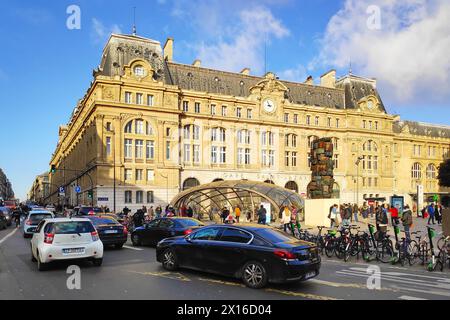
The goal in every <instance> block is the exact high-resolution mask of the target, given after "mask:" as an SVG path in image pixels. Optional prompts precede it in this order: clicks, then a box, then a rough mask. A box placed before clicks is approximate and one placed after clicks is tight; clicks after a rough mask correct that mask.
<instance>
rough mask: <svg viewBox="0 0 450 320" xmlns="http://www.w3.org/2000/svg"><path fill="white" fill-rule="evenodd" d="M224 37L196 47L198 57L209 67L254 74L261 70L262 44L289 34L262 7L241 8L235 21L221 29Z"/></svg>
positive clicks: (267, 10) (269, 12)
mask: <svg viewBox="0 0 450 320" xmlns="http://www.w3.org/2000/svg"><path fill="white" fill-rule="evenodd" d="M224 31H225V32H224V33H223V34H224V35H225V36H224V37H222V38H219V39H217V41H213V42H211V43H206V42H202V43H200V44H198V45H196V46H195V47H196V51H197V53H198V57H199V58H200V59H201V60H202V61H203V63H204V64H205V65H207V66H209V67H213V68H218V69H223V70H229V71H240V70H241V69H243V68H244V67H248V68H250V69H251V70H252V71H253V72H254V73H261V72H263V69H264V43H265V41H266V40H267V41H268V42H269V41H270V40H271V39H273V38H283V37H286V36H287V35H289V30H288V29H286V27H284V26H283V24H282V22H281V21H280V20H278V19H276V18H275V17H274V16H273V14H272V12H271V11H270V10H269V9H267V8H265V7H256V8H253V9H244V10H242V11H240V12H239V14H238V18H237V21H235V23H234V24H232V25H230V26H226V27H224Z"/></svg>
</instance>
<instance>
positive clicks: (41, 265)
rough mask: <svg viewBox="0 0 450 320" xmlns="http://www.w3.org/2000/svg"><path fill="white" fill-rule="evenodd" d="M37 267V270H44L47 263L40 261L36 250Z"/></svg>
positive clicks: (46, 267)
mask: <svg viewBox="0 0 450 320" xmlns="http://www.w3.org/2000/svg"><path fill="white" fill-rule="evenodd" d="M37 267H38V270H39V271H46V270H47V269H48V263H42V262H41V258H40V257H39V252H37Z"/></svg>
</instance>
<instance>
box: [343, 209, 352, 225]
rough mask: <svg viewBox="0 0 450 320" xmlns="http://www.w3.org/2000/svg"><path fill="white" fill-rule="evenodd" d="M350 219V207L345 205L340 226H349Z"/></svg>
mask: <svg viewBox="0 0 450 320" xmlns="http://www.w3.org/2000/svg"><path fill="white" fill-rule="evenodd" d="M351 218H352V209H351V207H350V205H348V204H347V205H345V207H344V217H343V219H342V225H343V226H349V225H350V219H351Z"/></svg>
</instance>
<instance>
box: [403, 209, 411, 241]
mask: <svg viewBox="0 0 450 320" xmlns="http://www.w3.org/2000/svg"><path fill="white" fill-rule="evenodd" d="M402 223H403V228H404V229H405V236H406V239H407V240H408V241H409V240H411V234H410V229H411V226H412V224H413V218H412V212H411V210H409V206H408V205H406V206H405V210H404V211H403V215H402Z"/></svg>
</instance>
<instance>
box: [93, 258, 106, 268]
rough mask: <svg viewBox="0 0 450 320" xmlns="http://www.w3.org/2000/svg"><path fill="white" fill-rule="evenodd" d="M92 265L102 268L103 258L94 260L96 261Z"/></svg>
mask: <svg viewBox="0 0 450 320" xmlns="http://www.w3.org/2000/svg"><path fill="white" fill-rule="evenodd" d="M92 263H93V264H94V266H96V267H100V266H101V265H102V263H103V258H100V259H94V260H93V261H92Z"/></svg>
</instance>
